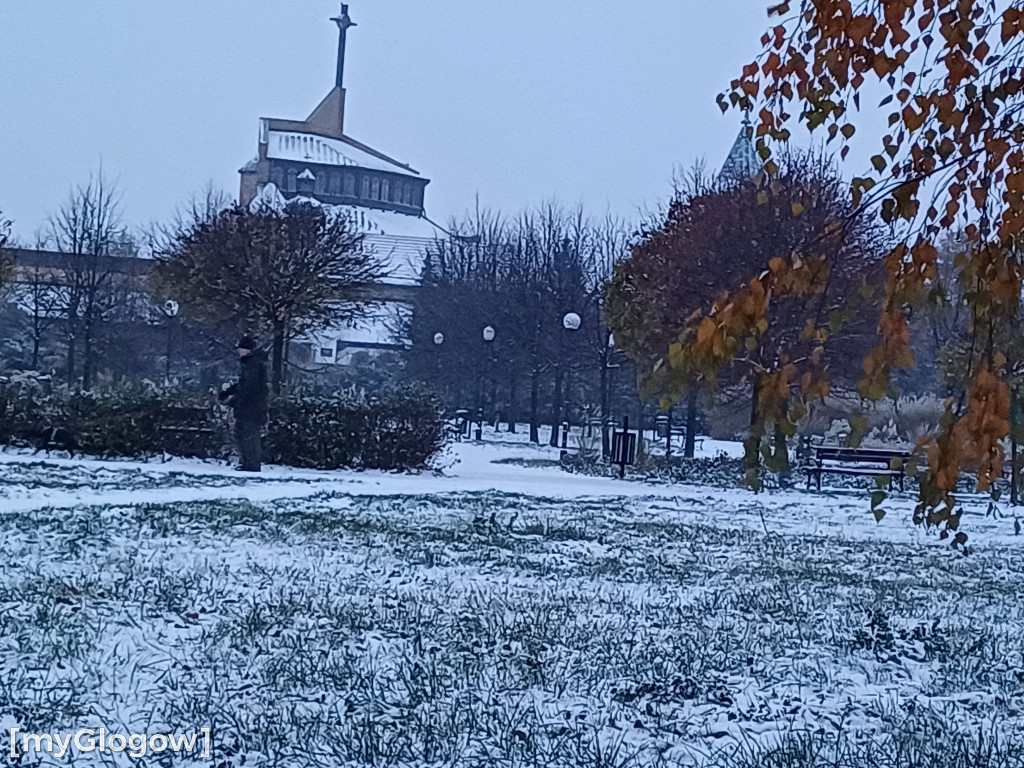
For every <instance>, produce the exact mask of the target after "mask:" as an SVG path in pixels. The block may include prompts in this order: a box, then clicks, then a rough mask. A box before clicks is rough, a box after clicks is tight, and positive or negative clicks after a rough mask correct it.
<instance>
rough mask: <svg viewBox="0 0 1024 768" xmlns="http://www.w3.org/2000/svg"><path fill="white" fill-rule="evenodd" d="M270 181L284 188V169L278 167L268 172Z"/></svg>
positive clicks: (279, 187)
mask: <svg viewBox="0 0 1024 768" xmlns="http://www.w3.org/2000/svg"><path fill="white" fill-rule="evenodd" d="M270 181H271V182H272V183H273V184H274V186H275V187H277V188H278V189H284V171H282V170H281V169H280V168H275V169H274V170H272V171H271V172H270Z"/></svg>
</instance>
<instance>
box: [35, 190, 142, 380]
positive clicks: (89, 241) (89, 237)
mask: <svg viewBox="0 0 1024 768" xmlns="http://www.w3.org/2000/svg"><path fill="white" fill-rule="evenodd" d="M44 242H45V245H46V246H47V247H48V248H51V249H52V250H54V251H56V252H57V253H59V254H60V255H61V258H60V260H59V272H60V276H59V281H58V286H57V295H58V297H59V302H58V303H59V308H60V312H61V315H62V318H61V325H62V326H63V333H64V338H65V341H66V343H67V366H66V367H67V379H68V383H69V384H74V383H75V381H76V380H79V379H80V381H81V385H82V386H83V387H88V386H89V385H90V384H91V382H92V379H93V376H94V375H95V363H96V357H95V353H96V349H95V342H96V331H97V327H98V325H99V323H100V322H101V320H102V319H103V316H104V315H105V314H106V313H108V312H109V311H110V310H111V309H112V308H113V301H112V297H111V295H110V292H109V290H108V289H109V287H110V283H111V277H112V275H113V274H114V272H115V265H116V262H115V259H116V257H117V254H118V253H119V251H120V249H121V248H122V246H124V245H125V243H126V236H125V233H124V230H123V229H121V226H120V211H119V203H118V198H117V190H116V188H115V187H114V185H112V184H111V183H109V182H108V181H107V180H106V179H105V178H104V177H103V175H102V174H100V175H98V176H96V177H90V179H89V181H88V182H87V183H86V184H85V185H84V186H78V187H75V188H74V189H73V190H72V191H71V193H70V194H69V195H68V199H67V202H65V203H64V205H63V206H61V208H60V209H59V210H58V211H57V213H56V214H54V215H53V216H51V217H50V218H49V219H48V220H47V223H46V227H45V240H44ZM79 345H81V351H82V368H81V375H80V377H79V373H78V351H79Z"/></svg>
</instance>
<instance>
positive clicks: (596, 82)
mask: <svg viewBox="0 0 1024 768" xmlns="http://www.w3.org/2000/svg"><path fill="white" fill-rule="evenodd" d="M767 5H768V3H767V2H766V0H636V2H629V3H626V2H621V0H620V2H614V1H613V0H516V2H511V1H510V0H472V2H470V1H469V0H434V2H423V0H350V3H349V14H350V16H351V17H352V19H353V21H355V22H356V23H357V25H358V26H356V27H355V28H354V29H352V30H350V31H349V37H348V54H347V57H346V64H345V87H346V90H347V99H346V117H345V128H346V133H347V134H348V135H350V136H352V137H353V138H355V139H358V140H359V141H362V142H364V143H366V144H369V145H370V146H372V147H374V148H375V149H378V150H379V151H382V152H384V153H386V154H388V155H390V156H391V157H394V158H396V159H397V160H399V161H401V162H405V163H409V164H410V165H412V167H414V168H415V169H417V170H418V171H420V172H421V173H422V174H423V175H424V176H426V177H427V178H429V179H430V180H431V182H430V185H429V186H428V187H427V192H426V199H425V205H426V209H427V214H428V215H429V216H430V217H431V218H432V219H434V220H435V221H442V222H443V221H447V220H448V219H449V217H451V216H458V215H460V214H463V213H464V212H466V211H467V210H470V209H472V208H473V207H474V206H475V205H476V204H477V200H479V203H480V205H481V206H483V207H489V208H492V209H497V210H500V211H502V212H505V213H512V214H514V213H515V212H517V211H520V210H522V209H524V208H528V207H531V206H534V205H537V204H540V203H542V202H544V201H547V200H552V199H556V200H558V201H561V202H562V203H564V204H566V205H576V204H582V205H583V206H584V207H585V208H586V209H587V210H588V211H590V212H592V213H593V214H595V215H604V214H605V213H612V214H615V215H619V216H622V217H624V218H626V219H635V218H636V217H637V215H638V214H639V212H640V211H641V210H647V209H650V208H651V207H653V206H656V205H657V204H658V203H659V202H660V201H662V200H664V199H665V198H666V197H667V196H668V195H669V194H670V192H671V186H672V178H673V173H674V172H675V171H676V170H677V169H679V168H685V167H688V166H690V165H692V164H693V163H694V162H695V161H697V160H698V159H701V158H703V159H705V160H706V162H707V163H708V165H709V166H711V167H713V168H715V169H717V168H718V167H719V166H720V165H721V163H722V162H723V160H724V159H725V157H726V155H727V153H728V151H729V148H730V146H731V145H732V143H733V141H734V140H735V138H736V135H737V133H738V131H739V126H740V115H739V114H737V113H736V112H729V113H727V114H725V115H723V114H722V112H721V110H720V109H719V108H718V106H717V104H716V103H715V97H716V95H717V94H718V93H719V92H721V91H723V90H725V89H727V88H728V85H729V82H730V80H731V79H732V78H733V77H735V76H736V75H737V74H738V73H739V71H740V69H741V68H742V66H743V64H745V63H748V62H749V61H751V60H752V59H753V58H754V56H755V55H756V54H757V52H758V50H759V49H760V37H761V34H762V33H763V32H764V30H765V29H766V28H767V24H768V20H767V16H766V8H767ZM338 6H339V3H338V2H336V0H215V2H214V1H211V0H173V2H167V0H163V2H156V1H155V0H89V1H88V2H69V1H68V0H65V1H64V2H58V0H0V211H2V212H3V215H4V216H5V217H6V218H8V219H12V220H13V221H14V227H13V230H14V234H15V236H16V237H18V238H19V239H20V240H21V241H22V242H24V243H26V244H28V243H30V242H31V241H32V240H34V233H36V232H37V231H38V230H39V229H40V228H41V226H42V225H43V223H44V222H45V219H46V217H47V216H48V215H50V214H52V213H53V212H55V210H56V209H57V208H58V206H59V205H60V204H61V203H62V201H64V200H65V199H66V198H67V196H68V194H69V192H70V190H71V188H72V187H73V185H75V184H80V183H83V182H85V181H86V180H88V178H89V176H90V174H95V173H97V172H99V171H100V170H101V169H102V173H103V174H104V175H105V176H106V177H107V178H109V179H111V180H113V181H115V182H116V183H117V186H118V189H119V191H120V199H121V208H122V216H123V220H124V222H125V223H126V224H127V225H128V226H131V227H144V226H146V225H147V224H149V223H151V222H155V221H161V220H166V219H168V218H170V216H171V215H172V214H173V211H174V209H175V207H176V206H177V205H180V204H183V203H185V202H187V201H188V200H189V198H190V197H191V196H192V195H194V194H197V193H198V192H200V191H201V190H202V189H203V188H204V186H205V185H206V184H207V183H208V182H211V181H212V182H213V183H214V184H215V185H216V186H218V187H220V188H222V189H223V190H224V191H226V192H228V193H229V194H231V195H232V196H236V195H237V193H238V173H237V172H238V169H239V168H240V167H241V166H242V165H243V164H244V163H245V162H246V161H247V160H249V159H250V158H251V157H252V156H253V155H254V154H255V153H256V146H257V129H258V120H259V118H260V117H278V118H290V119H300V120H301V119H304V118H305V117H306V116H307V115H308V114H309V112H311V111H312V109H313V108H314V107H315V106H316V105H317V104H318V103H319V101H320V99H321V98H322V97H323V96H324V95H326V94H327V92H328V91H329V90H330V89H331V87H332V86H333V85H334V68H335V56H336V50H337V27H336V26H335V25H334V24H333V23H332V22H330V21H329V18H330V17H331V16H334V15H336V14H337V12H338Z"/></svg>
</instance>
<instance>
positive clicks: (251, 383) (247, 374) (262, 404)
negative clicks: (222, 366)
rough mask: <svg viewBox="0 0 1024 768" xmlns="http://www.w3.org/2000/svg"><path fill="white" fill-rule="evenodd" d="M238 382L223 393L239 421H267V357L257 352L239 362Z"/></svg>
mask: <svg viewBox="0 0 1024 768" xmlns="http://www.w3.org/2000/svg"><path fill="white" fill-rule="evenodd" d="M239 362H240V363H241V364H242V371H241V373H240V374H239V376H238V382H237V383H236V384H232V385H231V386H230V387H228V388H227V389H225V390H224V391H223V392H222V393H221V397H222V398H227V403H228V405H230V406H231V408H232V409H233V410H234V412H235V419H236V420H237V421H244V422H248V423H254V422H255V423H257V424H262V423H264V422H265V421H266V420H267V356H266V353H265V352H262V351H260V350H255V351H253V352H250V353H249V354H248V355H246V356H245V357H243V358H241V360H240V361H239Z"/></svg>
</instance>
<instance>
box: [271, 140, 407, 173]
mask: <svg viewBox="0 0 1024 768" xmlns="http://www.w3.org/2000/svg"><path fill="white" fill-rule="evenodd" d="M267 157H269V158H272V159H276V160H295V161H297V162H307V163H319V164H322V165H338V166H345V165H349V166H358V167H360V168H371V169H373V170H377V171H390V172H392V173H404V174H408V175H412V176H418V175H419V173H418V172H417V171H415V170H413V169H412V168H410V167H409V166H408V165H403V164H402V163H399V162H397V161H391V160H386V159H384V156H382V155H381V154H380V153H370V152H368V151H366V150H364V149H361V148H360V147H358V146H356V145H355V144H354V143H352V142H350V141H346V140H343V139H336V138H330V137H327V136H317V135H315V134H310V133H304V132H299V131H275V130H270V131H269V132H268V136H267Z"/></svg>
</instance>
